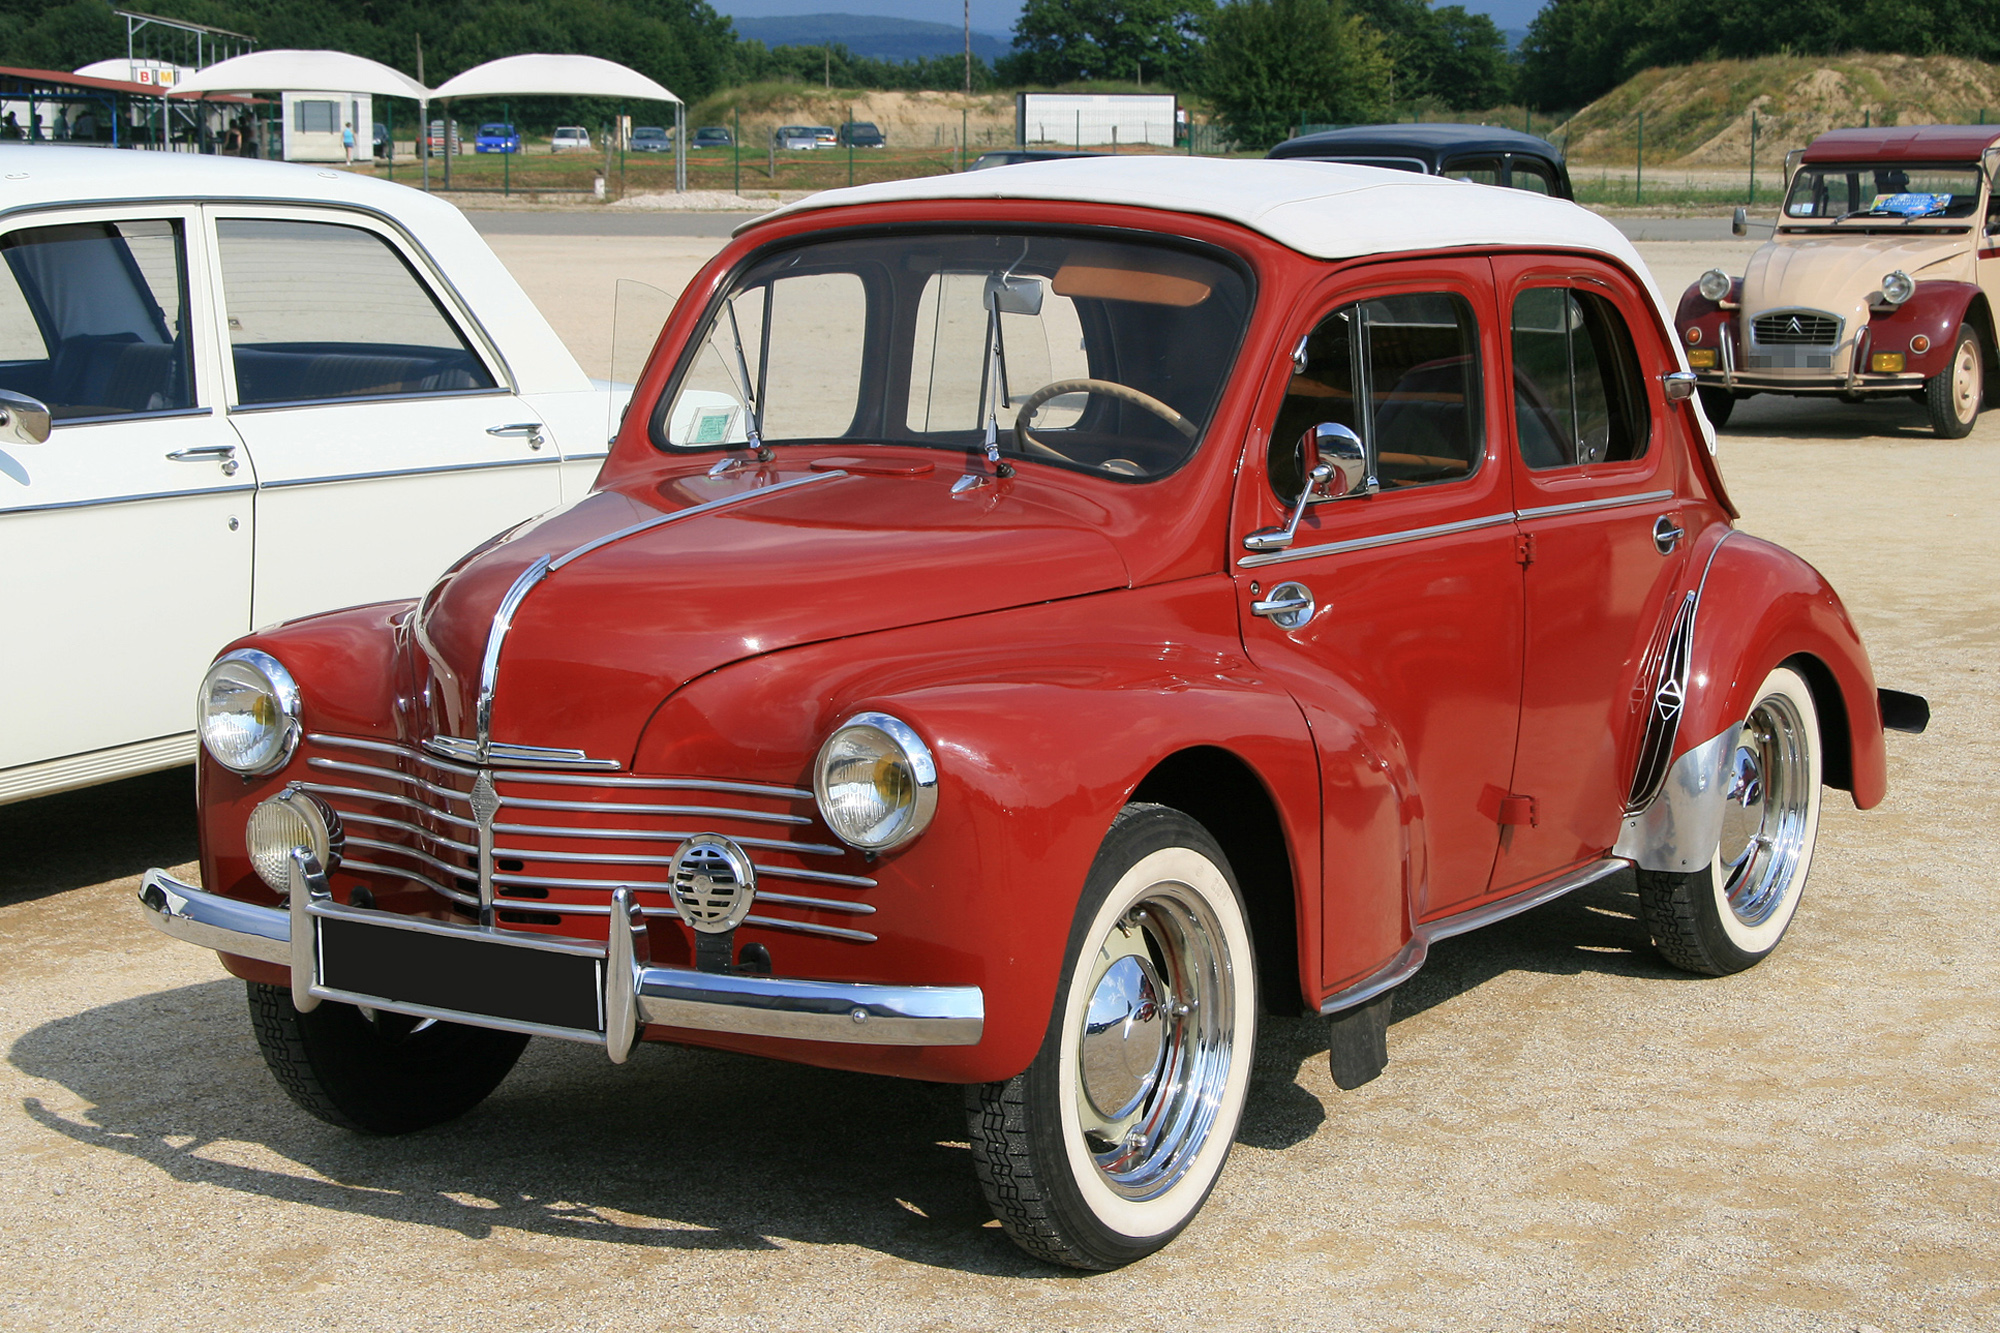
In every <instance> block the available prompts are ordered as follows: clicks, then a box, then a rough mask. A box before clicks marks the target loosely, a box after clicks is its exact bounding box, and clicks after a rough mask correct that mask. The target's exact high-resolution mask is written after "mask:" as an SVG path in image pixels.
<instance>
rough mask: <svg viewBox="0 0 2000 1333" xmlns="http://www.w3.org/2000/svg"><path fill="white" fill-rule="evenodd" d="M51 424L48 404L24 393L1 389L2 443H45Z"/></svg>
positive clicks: (0, 422) (0, 439) (0, 430)
mask: <svg viewBox="0 0 2000 1333" xmlns="http://www.w3.org/2000/svg"><path fill="white" fill-rule="evenodd" d="M51 424H52V423H51V422H50V420H49V409H48V407H47V406H46V405H44V404H43V403H41V402H40V401H38V400H36V399H33V398H30V397H28V395H26V394H24V393H11V392H9V391H8V390H6V389H0V443H7V444H42V443H45V442H46V441H47V440H48V438H49V427H50V425H51Z"/></svg>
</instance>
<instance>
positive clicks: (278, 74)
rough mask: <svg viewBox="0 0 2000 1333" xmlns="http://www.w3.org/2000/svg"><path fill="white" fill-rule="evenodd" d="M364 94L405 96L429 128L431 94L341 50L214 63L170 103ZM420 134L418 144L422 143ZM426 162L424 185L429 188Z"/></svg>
mask: <svg viewBox="0 0 2000 1333" xmlns="http://www.w3.org/2000/svg"><path fill="white" fill-rule="evenodd" d="M254 92H290V93H367V94H369V95H370V96H372V97H407V98H409V99H410V100H411V101H413V102H415V103H416V104H417V123H418V124H419V126H421V127H424V128H428V122H429V119H430V117H429V106H430V98H431V91H430V89H428V88H426V87H424V85H422V84H421V83H418V82H417V81H416V80H415V79H413V78H411V77H410V76H409V75H407V74H405V73H403V72H402V71H401V70H399V69H392V68H390V67H389V66H388V65H384V64H382V63H381V62H380V61H377V60H369V59H368V58H367V57H365V56H356V55H349V54H348V53H347V52H345V51H253V52H251V53H250V54H249V55H242V56H236V57H234V58H233V59H230V60H221V61H217V62H216V63H215V64H213V65H210V66H209V67H208V68H207V69H204V70H199V71H197V72H196V73H193V74H190V75H188V76H187V77H186V78H185V79H182V80H181V82H180V85H179V86H178V87H176V88H175V89H174V91H173V97H174V100H176V101H180V100H183V99H189V98H196V97H206V96H208V95H209V94H211V93H254ZM424 139H425V136H424V134H423V133H422V132H421V131H420V132H419V134H418V141H419V142H423V141H424ZM430 166H431V164H430V158H429V157H428V156H426V157H425V158H424V184H425V185H426V187H428V186H429V184H430Z"/></svg>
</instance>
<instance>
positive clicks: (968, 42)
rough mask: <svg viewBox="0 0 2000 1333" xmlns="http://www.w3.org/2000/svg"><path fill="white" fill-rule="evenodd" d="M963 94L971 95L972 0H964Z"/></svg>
mask: <svg viewBox="0 0 2000 1333" xmlns="http://www.w3.org/2000/svg"><path fill="white" fill-rule="evenodd" d="M965 95H966V96H967V97H970V96H972V0H965Z"/></svg>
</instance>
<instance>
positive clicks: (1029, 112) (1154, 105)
mask: <svg viewBox="0 0 2000 1333" xmlns="http://www.w3.org/2000/svg"><path fill="white" fill-rule="evenodd" d="M1178 109H1179V104H1178V102H1177V101H1176V99H1175V98H1174V96H1173V95H1172V94H1171V93H1161V94H1155V93H1017V94H1016V95H1015V102H1014V141H1015V142H1016V143H1018V144H1020V145H1021V146H1022V147H1024V148H1036V147H1042V146H1047V147H1050V148H1106V147H1110V146H1111V145H1114V144H1115V145H1118V146H1120V147H1123V146H1125V145H1128V144H1149V145H1151V146H1152V147H1154V148H1172V147H1173V146H1174V113H1175V112H1176V111H1177V110H1178Z"/></svg>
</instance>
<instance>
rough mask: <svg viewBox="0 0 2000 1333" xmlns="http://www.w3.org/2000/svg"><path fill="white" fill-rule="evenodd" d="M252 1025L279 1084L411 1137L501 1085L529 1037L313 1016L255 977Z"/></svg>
mask: <svg viewBox="0 0 2000 1333" xmlns="http://www.w3.org/2000/svg"><path fill="white" fill-rule="evenodd" d="M248 986H249V995H250V1025H251V1027H252V1028H253V1029H255V1030H256V1033H257V1045H258V1048H259V1049H260V1050H262V1051H263V1053H264V1063H265V1064H267V1065H269V1066H270V1068H271V1073H272V1075H273V1077H275V1078H276V1079H277V1080H278V1086H279V1087H281V1088H283V1089H284V1090H285V1095H286V1096H288V1097H290V1098H291V1099H292V1100H293V1101H294V1102H297V1103H298V1105H299V1107H300V1108H301V1109H302V1110H305V1111H307V1112H309V1113H310V1114H312V1115H315V1116H317V1117H319V1118H320V1119H321V1120H324V1121H326V1123H328V1124H329V1125H338V1126H340V1127H341V1128H342V1129H354V1130H359V1131H361V1132H362V1133H364V1134H407V1133H409V1132H410V1131H412V1130H417V1129H425V1128H428V1127H429V1126H431V1125H435V1124H440V1123H442V1122H444V1121H446V1120H453V1119H456V1118H457V1117H459V1116H462V1115H464V1114H465V1113H466V1112H467V1111H470V1110H471V1109H472V1108H473V1107H475V1106H477V1105H479V1103H480V1102H482V1101H485V1100H486V1097H487V1094H489V1093H491V1092H492V1091H493V1089H495V1088H497V1087H499V1086H500V1080H501V1079H503V1078H505V1077H507V1071H508V1070H510V1069H512V1068H513V1067H514V1062H515V1061H516V1060H518V1059H520V1058H521V1051H522V1050H523V1049H524V1048H525V1047H526V1046H527V1044H528V1039H527V1037H525V1036H523V1035H522V1034H520V1033H517V1032H495V1031H493V1030H492V1029H490V1028H473V1027H464V1026H462V1025H460V1024H457V1023H439V1022H435V1021H433V1020H430V1019H422V1018H410V1017H407V1016H405V1015H402V1014H390V1013H382V1012H379V1011H363V1010H361V1009H357V1008H355V1007H354V1006H353V1005H351V1004H322V1005H320V1006H319V1007H318V1008H316V1009H314V1010H312V1011H311V1012H309V1013H303V1014H302V1013H300V1012H299V1011H298V1010H297V1009H296V1008H294V1007H293V1005H292V993H291V991H290V990H289V989H287V988H284V987H280V986H265V985H261V984H259V983H257V982H254V981H253V982H249V983H248Z"/></svg>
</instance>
